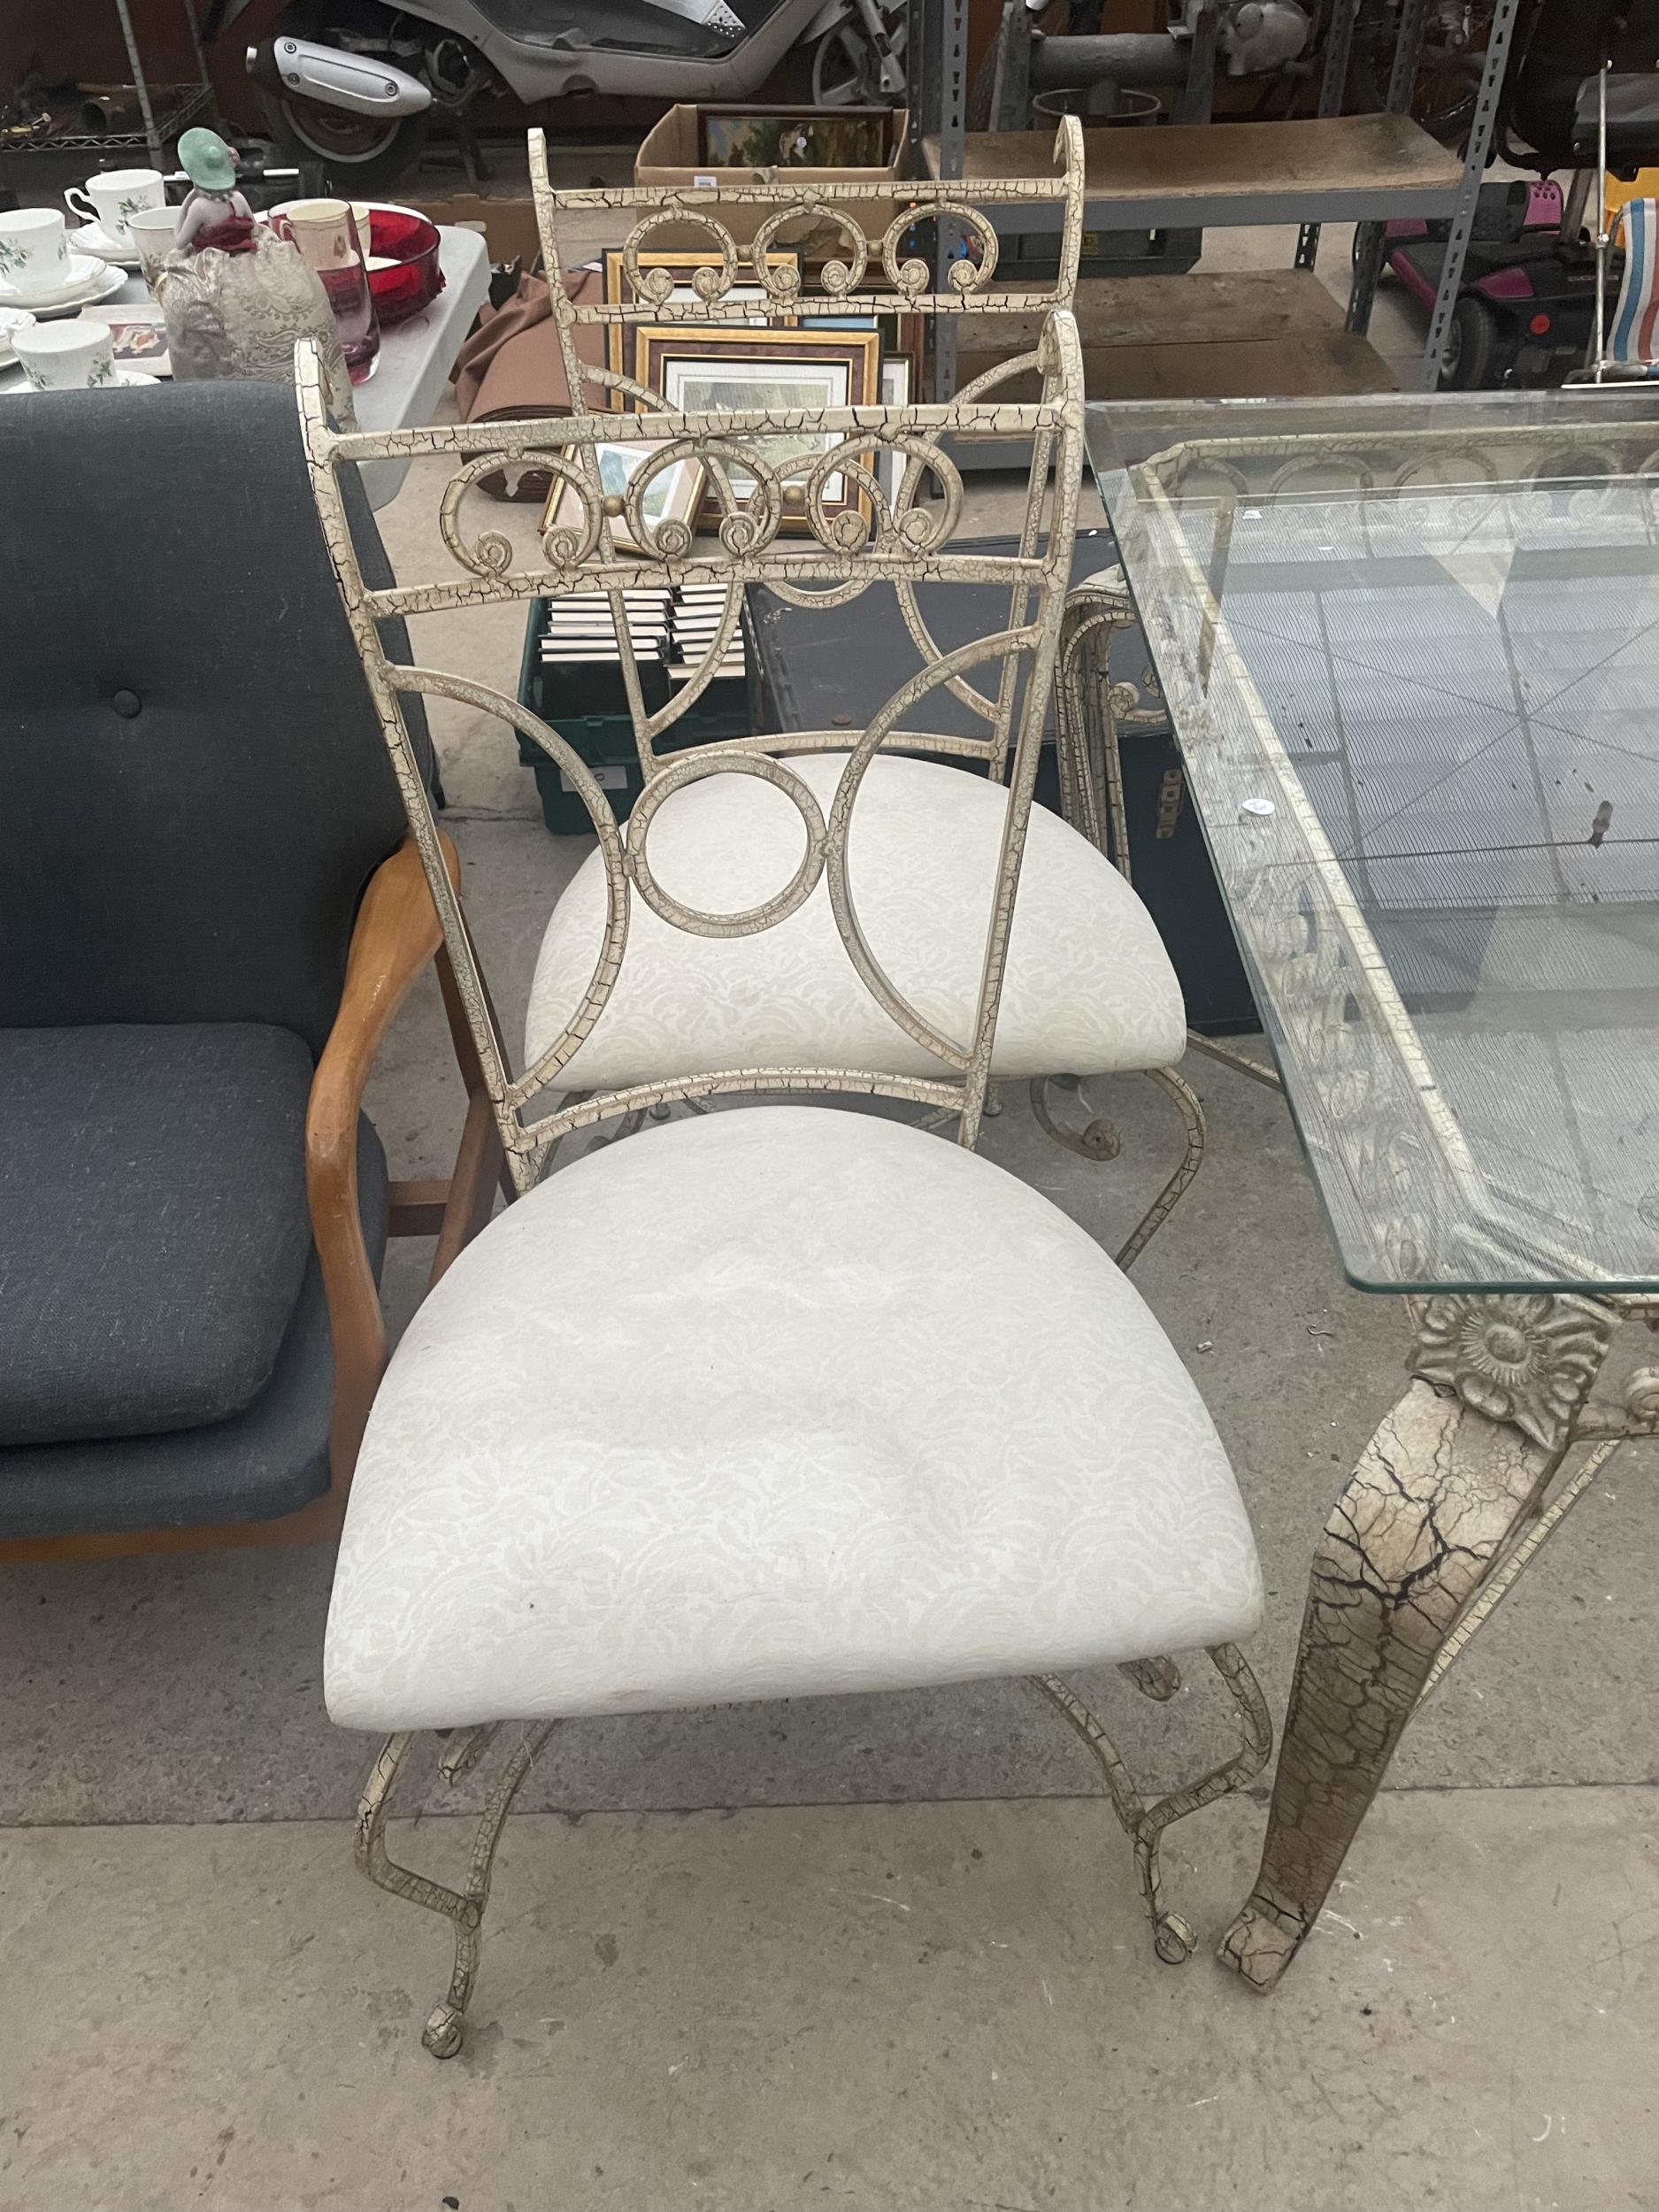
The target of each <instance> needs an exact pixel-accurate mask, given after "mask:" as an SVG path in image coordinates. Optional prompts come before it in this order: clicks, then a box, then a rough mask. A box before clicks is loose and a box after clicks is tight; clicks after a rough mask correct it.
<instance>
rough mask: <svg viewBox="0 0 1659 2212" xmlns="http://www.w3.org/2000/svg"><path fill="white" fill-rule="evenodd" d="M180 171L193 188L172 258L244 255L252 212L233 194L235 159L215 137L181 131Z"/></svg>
mask: <svg viewBox="0 0 1659 2212" xmlns="http://www.w3.org/2000/svg"><path fill="white" fill-rule="evenodd" d="M179 165H180V168H181V169H182V170H183V171H184V173H185V174H186V176H188V178H189V180H190V183H191V186H192V190H191V191H190V193H189V194H188V196H187V198H186V200H185V203H184V205H183V206H182V207H181V208H180V211H179V220H178V223H177V225H176V226H175V227H174V229H173V250H174V252H175V253H199V252H200V251H201V250H202V248H203V247H204V246H218V247H219V248H221V249H222V250H224V251H226V252H227V253H237V252H245V251H247V250H249V248H250V246H251V244H252V236H253V211H252V210H251V209H250V207H249V205H248V203H247V201H246V200H245V199H243V197H242V194H241V193H240V192H238V191H237V189H236V157H235V155H234V152H233V151H232V150H231V149H230V148H229V147H228V146H227V144H226V143H225V141H224V140H223V139H222V138H221V137H220V136H219V133H218V132H217V131H206V130H193V131H186V132H185V134H184V135H183V137H182V138H180V141H179Z"/></svg>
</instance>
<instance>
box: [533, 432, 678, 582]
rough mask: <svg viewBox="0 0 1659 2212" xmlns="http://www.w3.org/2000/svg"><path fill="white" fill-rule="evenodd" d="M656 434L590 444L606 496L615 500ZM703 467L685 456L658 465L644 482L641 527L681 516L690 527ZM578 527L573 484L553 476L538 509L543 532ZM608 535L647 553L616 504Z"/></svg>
mask: <svg viewBox="0 0 1659 2212" xmlns="http://www.w3.org/2000/svg"><path fill="white" fill-rule="evenodd" d="M663 445H664V441H663V440H662V439H661V438H641V440H640V441H639V442H638V443H637V444H634V445H596V446H595V448H594V455H595V458H596V460H597V461H598V463H599V481H600V485H601V487H602V488H603V492H604V494H605V496H606V498H607V499H613V500H615V501H617V502H618V503H620V501H621V499H622V497H623V495H624V494H625V493H626V490H627V488H628V486H629V485H630V484H631V483H632V482H633V480H634V478H635V477H636V476H637V475H638V474H639V472H640V471H641V469H642V468H643V467H644V465H645V464H646V462H647V461H648V460H649V458H650V457H651V456H652V454H653V453H660V452H661V451H662V450H663ZM575 457H576V453H575V449H574V448H573V447H572V448H570V449H567V450H566V453H565V459H566V460H573V459H574V458H575ZM704 474H705V472H704V469H703V464H702V462H701V461H697V460H693V459H690V458H687V459H685V460H681V461H676V462H675V463H674V465H673V466H672V468H665V469H664V470H662V471H661V472H659V473H658V474H657V475H656V476H654V477H653V478H652V479H651V480H650V482H649V484H648V485H647V486H646V488H645V498H644V502H643V505H642V508H641V516H642V519H643V521H644V523H645V526H646V529H647V530H648V531H649V532H650V533H652V534H653V536H654V534H655V532H656V528H657V524H658V523H660V522H683V523H685V524H687V526H691V527H693V528H695V524H696V515H697V509H698V506H699V505H700V503H701V502H702V499H703V480H704ZM581 527H582V503H581V501H580V498H579V497H578V496H577V494H576V492H575V490H574V489H573V488H572V486H571V485H569V484H567V483H566V482H565V480H564V478H563V477H559V476H556V477H555V478H554V479H553V488H552V490H551V491H550V492H549V494H548V500H547V505H546V506H545V507H544V508H543V509H542V511H541V531H542V534H543V536H545V535H546V534H547V533H548V532H549V530H557V529H569V530H575V531H578V532H580V529H581ZM611 541H612V542H613V543H614V544H615V546H616V547H617V549H618V551H619V552H623V553H649V552H650V550H651V547H650V546H649V545H641V544H640V543H639V541H637V539H635V538H634V536H633V535H632V534H631V533H630V532H629V530H628V526H627V524H626V520H625V518H624V517H623V515H622V512H621V511H620V506H619V504H618V509H617V511H614V512H613V513H612V514H611Z"/></svg>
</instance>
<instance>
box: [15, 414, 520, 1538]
mask: <svg viewBox="0 0 1659 2212" xmlns="http://www.w3.org/2000/svg"><path fill="white" fill-rule="evenodd" d="M0 485H4V493H5V496H4V505H5V517H6V519H5V527H4V532H3V533H0V1129H4V1146H3V1147H0V1559H6V1558H11V1559H17V1558H19V1557H29V1556H40V1555H43V1554H50V1553H81V1554H91V1553H109V1552H121V1551H129V1550H139V1549H150V1548H185V1547H188V1548H195V1547H196V1546H199V1545H204V1544H209V1543H213V1542H239V1541H265V1540H271V1539H273V1538H306V1537H311V1536H320V1535H324V1534H327V1533H329V1532H332V1530H333V1529H334V1527H336V1526H337V1525H338V1521H339V1517H340V1513H341V1511H342V1509H343V1505H344V1486H345V1482H346V1480H347V1479H349V1473H350V1470H351V1466H352V1463H353V1461H354V1459H355V1456H356V1450H357V1441H358V1439H359V1437H360V1435H361V1433H362V1428H363V1424H364V1421H365V1418H366V1417H367V1412H368V1407H369V1402H370V1401H371V1399H372V1398H373V1392H374V1388H375V1386H376V1384H377V1382H378V1380H379V1377H380V1368H381V1366H382V1364H383V1363H384V1356H385V1339H384V1333H383V1330H382V1327H381V1322H380V1306H379V1298H378V1287H377V1285H378V1277H379V1271H380V1256H381V1253H382V1250H383V1248H384V1244H385V1239H386V1235H387V1233H388V1220H389V1221H390V1222H391V1225H392V1226H393V1227H394V1228H396V1227H398V1226H406V1227H409V1228H412V1229H426V1230H431V1229H433V1228H434V1227H436V1226H438V1225H439V1222H440V1219H441V1217H442V1216H443V1212H444V1208H445V1204H446V1202H450V1201H452V1203H451V1204H450V1206H449V1217H448V1219H447V1221H446V1222H445V1223H444V1226H445V1232H446V1236H445V1243H446V1248H452V1247H453V1246H454V1244H455V1243H456V1242H457V1240H458V1239H459V1237H460V1236H461V1235H462V1234H464V1233H465V1229H466V1227H467V1226H468V1225H469V1223H468V1222H463V1221H462V1219H461V1218H460V1216H461V1215H462V1213H463V1212H465V1211H466V1209H467V1208H469V1207H470V1208H472V1209H473V1210H476V1208H477V1207H478V1206H479V1205H480V1203H481V1204H483V1205H485V1206H487V1204H488V1181H489V1179H490V1176H491V1175H492V1174H493V1165H492V1164H491V1163H490V1162H489V1161H488V1159H487V1158H485V1156H484V1152H485V1149H486V1148H480V1146H479V1145H478V1144H477V1143H476V1142H473V1143H472V1145H471V1146H470V1156H471V1157H472V1164H473V1167H474V1169H475V1170H477V1171H478V1173H477V1174H475V1176H474V1178H473V1179H472V1183H471V1184H469V1186H468V1187H467V1192H466V1195H465V1206H464V1205H463V1198H462V1194H461V1192H460V1191H459V1190H455V1191H451V1190H450V1189H449V1187H447V1186H442V1185H439V1186H433V1187H415V1188H413V1189H412V1190H411V1189H404V1190H403V1191H401V1192H400V1190H399V1189H398V1188H397V1187H388V1179H387V1171H386V1160H385V1156H384V1154H383V1152H382V1150H381V1148H380V1141H379V1140H378V1138H377V1137H376V1135H375V1133H374V1130H373V1127H372V1125H370V1124H369V1122H368V1121H367V1120H366V1118H363V1117H362V1116H361V1113H360V1102H361V1096H362V1090H363V1083H364V1079H365V1075H366V1073H367V1071H368V1068H369V1065H370V1064H371V1062H372V1060H373V1055H374V1051H375V1048H376V1047H377V1045H378V1043H379V1041H380V1037H381V1035H382V1034H383V1033H384V1031H385V1029H386V1027H387V1026H388V1024H389V1022H390V1020H391V1018H392V1016H393V1015H394V1013H395V1012H396V1009H397V1006H398V1004H399V1003H400V1002H401V1001H402V999H403V995H404V994H405V992H406V991H407V989H408V987H409V986H410V985H411V982H412V981H413V980H414V979H415V977H416V976H417V975H418V974H419V972H420V971H421V969H422V968H423V967H424V966H425V964H426V962H427V961H428V960H429V959H431V958H432V957H433V956H434V952H435V951H436V950H437V949H438V947H439V944H440V941H441V940H440V933H439V929H438V924H437V918H436V916H435V914H434V910H433V907H432V902H431V897H430V894H429V893H428V891H427V889H426V881H425V879H424V877H423V875H422V873H421V871H420V867H419V863H418V861H417V859H416V856H415V855H414V853H413V850H412V849H411V848H409V847H407V846H405V845H404V844H403V837H404V819H403V808H402V806H401V804H400V803H399V799H398V795H397V791H396V787H395V784H394V782H393V779H392V775H391V772H390V771H389V769H388V764H387V759H386V751H385V747H384V745H383V744H382V742H381V740H380V732H379V729H378V727H377V726H376V723H375V719H374V717H373V710H372V709H371V707H370V703H369V700H368V696H367V693H366V691H365V685H364V679H363V674H362V670H361V666H360V664H359V662H358V659H357V654H356V652H355V650H354V649H353V646H352V642H351V639H350V637H349V634H348V632H347V629H346V626H345V623H344V620H343V618H342V614H341V611H340V605H339V601H338V598H337V596H336V594H335V591H334V582H333V579H332V576H331V574H330V572H329V567H328V563H327V559H326V555H325V551H324V548H323V542H322V538H321V534H320V533H319V528H318V525H317V519H316V513H315V510H314V508H313V505H312V503H311V494H310V490H309V488H308V486H307V482H306V476H305V470H304V465H303V459H302V457H301V451H300V443H299V437H298V434H297V431H296V426H295V421H294V405H293V396H292V394H291V393H290V392H288V391H287V390H285V389H280V388H277V387H275V386H270V385H190V386H185V387H181V388H177V389H172V388H169V389H164V390H160V391H147V392H133V393H130V394H129V393H98V394H96V395H83V394H81V393H65V394H62V395H58V394H40V395H36V396H31V397H30V398H29V400H28V401H27V403H25V404H22V405H19V406H17V407H10V408H6V409H4V411H0ZM354 526H355V527H357V529H358V530H359V531H360V532H361V542H362V546H363V551H364V555H365V558H366V559H368V560H371V561H373V562H374V563H376V564H377V565H378V564H380V562H381V560H382V558H383V557H382V556H381V553H380V542H379V539H378V536H377V535H376V534H375V533H374V527H373V522H372V521H371V520H370V519H369V517H368V512H367V509H366V506H363V505H361V503H359V504H358V506H357V511H356V512H355V513H354ZM400 627H401V626H400ZM401 649H402V641H401V639H400V638H399V637H397V636H396V635H391V634H388V650H391V651H392V652H394V653H395V654H396V653H397V652H399V651H400V650H401ZM420 742H421V746H422V748H423V753H424V749H425V746H426V737H425V732H424V730H423V731H422V733H421V739H420ZM463 1036H465V1031H463ZM464 1071H465V1068H464ZM484 1111H485V1113H486V1115H487V1107H485V1108H484ZM480 1182H481V1185H482V1187H483V1190H484V1196H483V1198H482V1199H481V1200H480V1198H479V1196H478V1190H479V1187H480ZM400 1200H402V1201H403V1203H401V1204H400ZM469 1220H470V1217H469Z"/></svg>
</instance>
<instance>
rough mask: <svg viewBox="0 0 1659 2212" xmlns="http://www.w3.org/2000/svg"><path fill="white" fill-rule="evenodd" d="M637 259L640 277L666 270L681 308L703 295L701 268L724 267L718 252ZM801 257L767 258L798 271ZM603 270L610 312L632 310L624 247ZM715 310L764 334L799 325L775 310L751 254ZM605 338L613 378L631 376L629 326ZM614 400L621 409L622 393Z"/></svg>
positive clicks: (609, 250)
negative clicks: (697, 278)
mask: <svg viewBox="0 0 1659 2212" xmlns="http://www.w3.org/2000/svg"><path fill="white" fill-rule="evenodd" d="M635 259H636V260H637V262H638V263H639V266H640V269H641V273H644V272H645V271H647V270H652V269H666V270H667V272H668V273H669V275H670V277H671V278H672V280H673V289H672V291H671V292H670V293H669V295H668V303H669V304H670V305H671V306H679V305H680V304H681V303H689V302H691V301H693V300H695V299H696V298H697V296H698V294H697V291H696V288H695V284H694V282H693V280H694V279H695V276H696V273H697V272H698V270H699V269H718V268H719V267H721V266H722V264H721V260H720V257H719V255H718V253H698V252H695V251H693V252H690V253H650V252H647V251H644V250H641V252H640V253H638V254H637V255H636V256H635ZM797 261H798V256H796V255H795V254H793V253H783V252H774V253H769V254H768V255H767V256H766V265H767V267H768V268H769V269H780V268H781V269H793V268H795V266H796V265H797ZM601 265H602V268H603V296H604V301H605V304H606V305H607V306H608V307H626V306H629V305H631V304H632V303H633V302H634V298H635V296H636V295H635V293H634V286H633V283H632V281H631V280H630V279H629V276H628V270H627V263H626V260H625V259H624V257H623V253H622V249H621V248H620V247H619V246H607V247H606V248H605V250H604V252H603V257H602V263H601ZM745 270H747V272H748V278H749V280H748V281H745ZM716 312H717V313H718V315H720V316H722V317H726V316H730V317H732V318H733V319H734V320H735V321H737V322H739V323H741V325H742V326H743V327H744V328H745V329H754V328H757V327H758V328H760V329H763V330H764V328H765V327H766V326H767V324H768V323H772V324H773V325H775V326H777V327H779V328H780V329H787V327H788V326H790V325H792V324H793V323H794V321H795V317H794V316H793V315H781V314H779V313H778V312H777V311H776V310H775V309H774V308H773V307H772V303H771V300H770V298H769V296H768V295H767V292H766V289H765V287H764V285H763V284H762V283H761V282H760V280H759V279H758V277H757V276H756V274H755V265H754V263H753V262H752V261H751V260H750V259H749V256H748V254H746V253H740V255H739V257H738V273H737V276H736V278H735V280H733V284H732V286H731V288H730V289H729V290H728V291H726V292H723V293H722V294H721V296H720V301H719V305H718V308H717V309H716ZM697 327H699V328H702V327H703V326H702V325H701V324H699V325H698V326H697ZM606 337H607V341H608V344H609V353H608V356H607V361H608V365H609V366H610V368H611V371H612V372H613V373H614V374H616V375H618V376H623V375H626V373H628V360H629V356H630V352H631V348H630V346H629V343H628V326H627V325H626V323H611V324H610V325H609V326H607V330H606ZM610 399H611V408H612V410H613V411H616V410H620V409H621V407H622V395H621V393H620V392H614V391H613V392H612V393H611V395H610Z"/></svg>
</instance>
